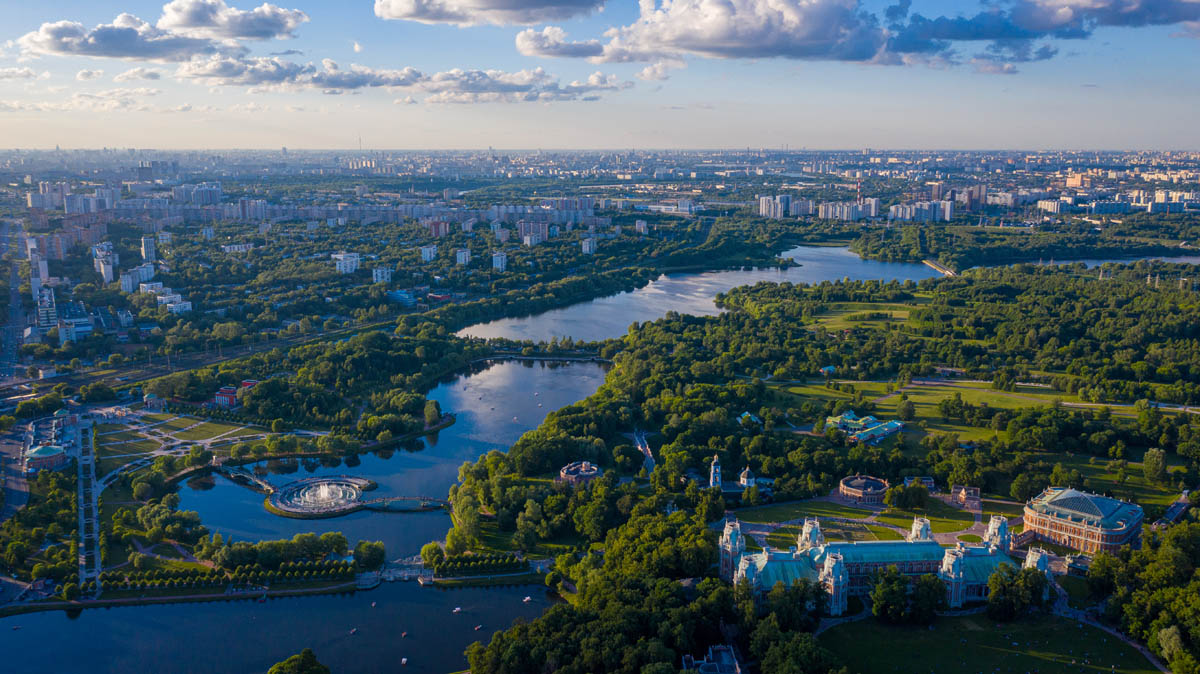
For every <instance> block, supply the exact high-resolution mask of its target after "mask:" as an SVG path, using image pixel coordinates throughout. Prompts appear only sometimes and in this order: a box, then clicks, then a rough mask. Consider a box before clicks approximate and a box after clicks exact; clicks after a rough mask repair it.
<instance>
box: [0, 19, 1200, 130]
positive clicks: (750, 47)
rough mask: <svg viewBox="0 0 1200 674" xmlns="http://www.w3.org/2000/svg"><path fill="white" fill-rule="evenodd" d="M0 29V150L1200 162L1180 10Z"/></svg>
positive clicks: (1195, 64) (1190, 29) (132, 22)
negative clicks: (1176, 155) (893, 155)
mask: <svg viewBox="0 0 1200 674" xmlns="http://www.w3.org/2000/svg"><path fill="white" fill-rule="evenodd" d="M3 12H4V16H5V18H6V21H5V22H4V25H5V29H4V30H5V34H0V146H3V147H21V148H52V147H55V146H61V147H64V148H104V147H108V148H113V147H138V148H164V149H176V148H193V149H222V148H225V149H228V148H252V149H259V148H263V149H271V148H279V147H281V146H287V147H289V148H294V149H354V148H357V147H359V143H360V138H361V145H362V147H363V148H364V149H385V148H386V149H401V148H403V149H412V150H422V149H451V148H462V149H471V148H487V147H494V148H497V149H522V148H524V149H538V148H541V149H560V148H561V149H581V150H587V149H619V148H630V147H643V148H661V149H675V148H714V149H736V148H744V147H750V148H760V147H765V148H784V147H789V148H791V149H801V148H805V149H839V148H844V149H859V148H867V147H869V148H875V149H917V150H921V149H941V150H958V149H975V148H1022V149H1029V150H1041V149H1083V150H1093V149H1095V150H1101V149H1118V150H1119V149H1156V150H1170V149H1178V150H1191V149H1197V148H1200V127H1197V126H1196V124H1195V111H1196V110H1197V109H1200V105H1198V104H1200V85H1197V84H1196V83H1195V82H1194V81H1189V79H1188V78H1186V77H1182V76H1181V73H1189V72H1197V71H1200V0H1157V1H1155V2H1146V1H1145V0H1004V1H1002V2H987V3H954V2H945V1H941V0H915V1H910V0H897V1H895V2H890V3H889V2H871V1H861V2H860V1H859V0H658V2H655V1H653V0H646V1H645V2H641V3H634V2H630V1H629V0H626V1H625V2H605V1H604V0H505V1H504V2H501V1H500V0H433V1H429V2H416V1H415V0H376V1H375V2H374V3H372V2H371V1H370V0H355V1H354V2H351V3H333V2H328V1H316V0H294V1H292V2H283V3H282V4H274V3H264V4H261V5H259V6H257V7H255V6H254V4H253V2H244V3H241V4H239V3H237V2H234V0H171V1H170V2H167V3H166V4H163V3H162V0H123V1H122V2H120V3H116V2H100V3H88V2H84V1H83V0H65V1H63V2H55V3H17V2H15V1H13V0H4V2H3ZM1193 79H1194V78H1193Z"/></svg>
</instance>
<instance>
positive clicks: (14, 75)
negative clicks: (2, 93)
mask: <svg viewBox="0 0 1200 674" xmlns="http://www.w3.org/2000/svg"><path fill="white" fill-rule="evenodd" d="M37 78H38V74H37V73H36V72H34V71H33V70H31V69H29V68H0V80H34V79H37Z"/></svg>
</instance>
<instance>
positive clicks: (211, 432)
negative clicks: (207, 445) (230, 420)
mask: <svg viewBox="0 0 1200 674" xmlns="http://www.w3.org/2000/svg"><path fill="white" fill-rule="evenodd" d="M238 428H241V427H240V426H237V425H232V424H222V423H216V422H212V421H206V422H204V423H202V424H200V425H199V426H196V427H195V428H189V429H187V430H186V431H178V432H176V433H175V438H176V439H177V440H207V439H209V438H215V437H217V436H218V435H222V434H224V433H228V432H230V431H235V430H237V429H238Z"/></svg>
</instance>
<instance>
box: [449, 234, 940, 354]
mask: <svg viewBox="0 0 1200 674" xmlns="http://www.w3.org/2000/svg"><path fill="white" fill-rule="evenodd" d="M782 256H783V257H787V258H791V259H792V260H795V261H796V262H798V263H799V264H800V266H798V267H787V268H784V269H780V268H777V267H774V268H768V269H742V270H733V271H713V272H703V273H699V274H663V275H662V276H660V277H658V278H657V279H655V280H654V281H651V282H650V283H649V284H648V285H645V286H643V287H641V288H638V289H637V290H631V291H629V292H623V293H619V294H617V295H611V296H609V297H601V298H598V299H594V300H591V301H590V302H581V303H579V304H573V305H571V306H569V307H564V308H562V309H553V310H551V311H546V312H543V313H540V314H536V315H533V316H525V317H522V318H502V319H500V320H497V321H491V322H490V323H481V324H479V325H473V326H470V327H467V328H463V329H462V330H460V331H459V332H458V334H459V335H460V336H471V337H483V338H492V337H505V338H508V339H518V340H524V339H528V340H533V341H550V339H551V338H552V337H559V338H562V337H571V338H573V339H582V340H586V341H595V340H602V339H611V338H613V337H620V336H621V335H624V334H625V333H626V332H627V331H628V330H629V325H630V324H631V323H634V322H638V323H640V322H643V321H653V320H656V319H659V318H662V317H663V316H665V315H667V312H669V311H677V312H679V313H681V314H692V315H696V316H711V315H714V314H716V313H717V312H718V311H719V310H718V309H717V305H716V304H715V303H714V302H713V298H715V297H716V296H717V295H718V294H719V293H723V292H725V291H727V290H729V289H731V288H736V287H737V286H743V285H751V284H754V283H758V282H759V281H773V282H782V281H791V282H792V283H820V282H821V281H836V280H839V279H843V278H847V277H849V278H851V279H882V280H885V281H909V280H912V281H920V280H921V279H926V278H930V277H933V276H937V275H938V273H937V272H935V271H934V270H933V269H931V268H929V267H927V266H925V265H923V264H910V263H896V262H877V261H875V260H864V259H862V258H860V257H859V256H858V255H856V254H855V253H852V252H850V250H849V249H848V248H842V247H813V246H802V247H800V248H794V249H792V250H789V251H787V252H786V253H784V254H783V255H782Z"/></svg>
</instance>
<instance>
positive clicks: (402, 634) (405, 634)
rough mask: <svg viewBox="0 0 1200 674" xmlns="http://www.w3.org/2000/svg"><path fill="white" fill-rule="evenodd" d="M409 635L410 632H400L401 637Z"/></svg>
mask: <svg viewBox="0 0 1200 674" xmlns="http://www.w3.org/2000/svg"><path fill="white" fill-rule="evenodd" d="M407 636H408V632H401V633H400V638H401V639H403V638H404V637H407Z"/></svg>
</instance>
